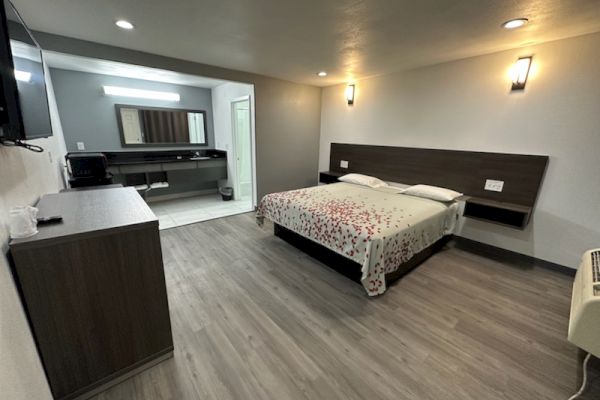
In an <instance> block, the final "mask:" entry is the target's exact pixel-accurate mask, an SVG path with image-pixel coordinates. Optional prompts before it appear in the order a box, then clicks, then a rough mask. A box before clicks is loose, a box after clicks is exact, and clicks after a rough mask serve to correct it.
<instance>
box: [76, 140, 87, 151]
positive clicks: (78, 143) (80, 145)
mask: <svg viewBox="0 0 600 400" xmlns="http://www.w3.org/2000/svg"><path fill="white" fill-rule="evenodd" d="M77 150H85V143H83V142H77Z"/></svg>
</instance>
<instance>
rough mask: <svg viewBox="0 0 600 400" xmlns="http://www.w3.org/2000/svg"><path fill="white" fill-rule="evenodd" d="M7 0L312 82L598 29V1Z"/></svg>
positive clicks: (127, 36) (63, 20)
mask: <svg viewBox="0 0 600 400" xmlns="http://www.w3.org/2000/svg"><path fill="white" fill-rule="evenodd" d="M13 2H14V3H15V5H16V7H17V9H18V10H19V11H20V12H21V14H22V16H23V17H24V19H25V21H26V22H27V23H28V25H30V27H31V28H33V29H36V30H40V31H46V32H51V33H56V34H60V35H65V36H71V37H75V38H80V39H85V40H90V41H96V42H100V43H105V44H109V45H114V46H121V47H126V48H131V49H136V50H141V51H146V52H150V53H155V54H160V55H165V56H171V57H175V58H181V59H186V60H191V61H196V62H201V63H205V64H211V65H216V66H222V67H227V68H232V69H238V70H243V71H249V72H255V73H259V74H263V75H269V76H274V77H279V78H283V79H288V80H292V81H296V82H302V83H308V84H314V85H331V84H335V83H340V82H344V81H349V80H353V79H357V78H361V77H366V76H371V75H377V74H382V73H387V72H392V71H396V70H401V69H409V68H414V67H417V66H423V65H429V64H435V63H439V62H443V61H449V60H454V59H459V58H465V57H470V56H476V55H481V54H486V53H491V52H495V51H500V50H505V49H509V48H516V47H520V46H524V45H530V44H533V43H539V42H545V41H550V40H556V39H562V38H566V37H570V36H577V35H582V34H586V33H591V32H598V31H600V0H294V1H291V0H204V1H200V0H173V1H165V0H144V1H133V0H129V1H127V0H52V1H47V0H46V1H41V0H13ZM515 17H528V18H529V19H530V23H529V24H528V25H527V26H526V27H524V28H521V29H518V30H515V31H506V30H503V29H501V28H500V24H501V23H502V22H504V21H506V20H508V19H511V18H515ZM120 18H124V19H127V20H129V21H131V22H133V23H134V24H135V26H136V29H135V30H134V31H123V30H121V29H119V28H117V27H116V26H115V25H114V21H115V20H116V19H120ZM319 70H326V71H328V72H329V76H328V77H326V78H318V77H317V76H316V75H315V73H316V72H317V71H319Z"/></svg>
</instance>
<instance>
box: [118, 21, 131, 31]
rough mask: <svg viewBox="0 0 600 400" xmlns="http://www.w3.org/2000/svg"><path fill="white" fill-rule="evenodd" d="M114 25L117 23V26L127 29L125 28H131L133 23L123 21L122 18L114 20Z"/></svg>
mask: <svg viewBox="0 0 600 400" xmlns="http://www.w3.org/2000/svg"><path fill="white" fill-rule="evenodd" d="M115 25H117V26H118V27H119V28H123V29H127V30H131V29H133V24H132V23H131V22H129V21H125V20H124V19H120V20H118V21H117V22H115Z"/></svg>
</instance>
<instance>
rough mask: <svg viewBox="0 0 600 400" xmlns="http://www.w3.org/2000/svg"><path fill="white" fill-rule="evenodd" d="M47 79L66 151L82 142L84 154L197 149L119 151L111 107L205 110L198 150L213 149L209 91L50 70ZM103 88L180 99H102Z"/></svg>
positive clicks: (116, 127) (110, 97) (121, 147)
mask: <svg viewBox="0 0 600 400" xmlns="http://www.w3.org/2000/svg"><path fill="white" fill-rule="evenodd" d="M50 75H51V77H52V83H53V84H54V91H55V95H56V101H57V103H58V111H59V113H60V119H61V122H62V127H63V131H64V135H65V142H66V144H67V150H69V151H77V142H84V143H85V149H86V151H115V150H127V149H129V150H143V149H145V148H147V149H155V150H157V149H170V150H173V149H182V148H199V147H201V146H198V145H195V146H177V147H172V146H171V147H154V146H149V147H137V146H136V147H123V146H122V145H121V137H120V133H119V128H118V125H117V116H116V111H115V104H132V105H139V106H150V107H165V108H187V109H194V110H206V124H207V135H206V136H207V139H208V146H202V148H213V147H214V143H215V141H214V130H213V112H212V98H211V91H210V89H204V88H198V87H192V86H182V85H175V84H171V83H161V82H150V81H146V80H141V79H130V78H122V77H118V76H110V75H101V74H91V73H87V72H78V71H67V70H64V69H55V68H51V69H50ZM104 85H112V86H123V87H129V88H135V89H145V90H157V91H163V92H176V93H179V94H180V95H181V101H179V102H169V101H160V100H149V99H128V98H125V97H115V96H105V95H104V94H103V93H102V86H104Z"/></svg>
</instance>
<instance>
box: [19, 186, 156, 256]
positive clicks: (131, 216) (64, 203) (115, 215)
mask: <svg viewBox="0 0 600 400" xmlns="http://www.w3.org/2000/svg"><path fill="white" fill-rule="evenodd" d="M36 207H37V208H38V209H39V213H38V217H49V216H56V215H60V216H61V217H62V218H63V220H62V221H61V222H59V223H52V224H48V225H40V226H38V231H39V232H38V233H37V234H36V235H34V236H32V237H29V238H24V239H14V240H12V241H11V242H10V246H11V248H12V249H17V248H19V247H21V246H27V245H34V244H36V243H39V242H42V241H48V240H61V239H68V238H71V237H73V236H78V235H85V234H90V233H94V232H99V231H106V230H120V229H126V228H127V227H131V226H135V225H140V224H146V223H153V222H154V223H157V218H156V216H155V215H154V213H153V212H152V210H150V208H149V207H148V205H147V204H146V202H145V201H144V200H143V199H142V197H141V196H140V195H139V194H138V193H137V191H136V190H135V189H134V188H131V187H125V188H111V189H98V190H84V191H74V192H63V193H54V194H47V195H44V196H42V198H41V199H40V201H39V202H38V204H37V205H36Z"/></svg>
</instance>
